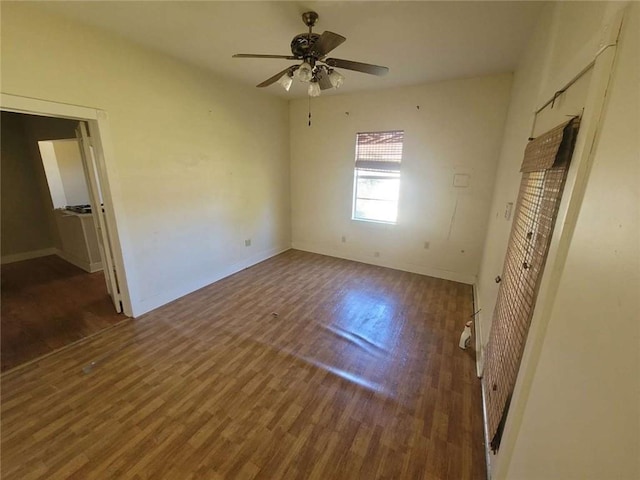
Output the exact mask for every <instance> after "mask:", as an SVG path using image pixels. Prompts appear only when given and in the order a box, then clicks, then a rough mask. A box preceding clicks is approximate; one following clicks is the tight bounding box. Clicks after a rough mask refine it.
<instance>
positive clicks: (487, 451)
mask: <svg viewBox="0 0 640 480" xmlns="http://www.w3.org/2000/svg"><path fill="white" fill-rule="evenodd" d="M480 385H481V388H482V431H483V433H484V460H485V462H486V464H487V480H491V474H492V471H491V469H492V464H491V459H492V458H493V454H492V453H491V439H490V438H489V424H488V423H487V396H486V390H485V388H484V387H485V385H484V381H481V382H480Z"/></svg>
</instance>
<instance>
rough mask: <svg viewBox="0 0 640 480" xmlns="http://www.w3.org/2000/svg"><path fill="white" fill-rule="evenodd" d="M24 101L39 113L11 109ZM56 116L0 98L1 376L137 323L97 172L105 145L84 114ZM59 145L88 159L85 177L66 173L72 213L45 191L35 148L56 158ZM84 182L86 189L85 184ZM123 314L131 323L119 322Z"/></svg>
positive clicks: (51, 107)
mask: <svg viewBox="0 0 640 480" xmlns="http://www.w3.org/2000/svg"><path fill="white" fill-rule="evenodd" d="M7 100H9V101H8V102H7ZM25 102H26V103H33V102H36V104H38V105H33V106H35V107H38V108H39V109H40V110H37V109H33V108H30V107H31V106H32V105H28V106H27V107H28V109H22V108H11V107H9V108H7V106H8V105H7V104H14V105H16V103H17V104H20V103H25ZM58 107H61V108H62V110H68V107H69V106H59V105H57V104H51V103H50V102H40V101H32V100H31V99H21V98H20V97H13V96H8V95H2V130H3V131H2V139H3V142H2V147H3V148H2V169H3V172H2V183H3V185H2V197H3V198H2V244H1V246H2V266H1V269H0V275H1V280H2V286H1V293H2V304H1V305H2V312H1V319H2V328H1V337H2V362H1V369H2V371H6V370H8V369H11V368H14V367H16V366H18V365H20V364H23V363H25V362H28V361H30V360H32V359H34V358H38V357H40V356H42V355H44V354H47V353H50V352H52V351H55V350H57V349H59V348H61V347H64V346H66V345H69V344H70V343H73V342H76V341H78V340H80V339H82V338H86V337H87V336H90V335H93V334H95V333H97V332H99V331H101V330H102V329H104V328H107V327H109V326H111V325H113V324H115V323H118V322H120V321H122V320H124V319H126V318H127V315H129V316H130V315H131V304H130V301H129V296H128V291H127V285H126V276H125V275H124V265H123V263H122V254H121V251H120V248H119V239H118V238H117V236H116V235H115V233H114V231H115V228H114V227H115V225H114V224H113V223H112V222H111V224H110V219H109V218H108V217H109V215H108V214H107V212H108V211H109V209H110V208H111V205H110V195H109V194H108V193H109V192H108V188H106V189H105V186H108V185H105V183H104V182H103V181H101V180H103V178H104V176H103V178H100V173H99V172H98V170H99V169H100V167H101V165H100V164H99V162H100V161H102V162H104V156H103V154H104V152H103V150H102V139H100V138H95V139H92V138H90V137H89V134H88V132H89V131H90V129H91V123H90V122H92V121H93V123H94V125H93V132H92V133H94V132H95V133H98V134H99V132H100V130H99V126H98V125H97V120H96V119H95V117H97V114H98V111H95V110H93V111H92V110H90V109H83V108H82V107H76V109H77V110H79V113H81V114H84V113H88V114H89V115H83V117H85V118H86V117H88V118H86V120H88V121H89V123H84V122H82V120H83V118H82V117H80V118H79V116H78V115H72V116H69V115H61V116H57V115H55V113H58V112H56V110H59V108H58ZM21 110H22V111H21ZM24 110H27V111H26V112H25V111H24ZM84 110H86V112H85V111H84ZM33 113H38V115H33ZM74 113H75V112H74ZM43 114H44V115H43ZM61 117H62V118H61ZM65 117H66V118H65ZM92 117H93V118H94V119H93V120H92ZM79 120H80V122H79ZM80 126H81V127H82V128H78V127H80ZM76 130H78V131H79V132H78V133H77V132H76ZM76 135H79V136H80V138H79V139H76V138H75V137H76ZM83 137H84V138H83ZM60 140H63V141H62V142H60ZM83 140H84V142H85V143H84V144H83V143H82V141H83ZM38 142H45V143H44V144H40V145H38ZM54 143H59V146H60V147H61V148H60V150H61V151H64V150H67V151H73V150H74V149H75V150H76V152H78V153H80V157H83V154H84V158H82V159H81V164H80V165H78V164H77V163H76V165H75V167H78V166H80V168H81V170H84V172H82V171H80V172H78V170H77V168H76V169H75V171H73V172H70V171H68V169H69V164H68V162H67V163H65V164H64V168H63V170H65V171H64V172H63V176H65V177H66V178H65V180H66V183H67V186H69V185H71V186H75V187H76V188H75V191H72V190H73V189H71V190H70V191H69V200H72V199H73V201H71V202H70V203H72V204H73V205H71V204H70V203H69V202H65V203H66V204H65V205H64V206H61V205H55V202H54V201H53V199H52V193H53V192H52V189H51V187H50V186H49V183H47V172H45V170H46V167H45V164H43V163H42V161H43V159H42V156H41V148H39V147H43V146H44V150H46V149H47V148H49V149H51V147H53V145H54ZM65 144H66V145H65ZM83 148H84V151H83ZM87 154H89V155H91V157H90V158H86V155H87ZM100 156H101V158H98V157H100ZM54 160H55V159H54ZM76 160H77V159H76ZM65 162H66V160H65ZM45 163H46V162H45ZM51 165H52V164H51V158H50V159H49V166H50V167H51ZM58 173H60V172H58ZM69 174H71V177H70V176H69ZM79 179H84V180H86V181H85V182H82V183H83V184H84V185H82V186H80V182H79ZM81 187H84V193H83V192H82V190H83V188H81ZM105 190H106V194H105ZM59 193H60V192H58V195H59ZM83 194H84V195H85V196H84V197H83ZM87 194H89V197H90V198H87V197H86V195H87ZM103 194H104V195H103ZM103 197H104V200H103ZM58 198H60V197H58ZM75 200H78V203H76V202H75ZM85 200H86V201H85ZM103 201H104V203H103ZM54 205H55V207H57V208H54ZM78 207H83V209H78ZM96 213H97V215H96ZM111 213H112V212H111ZM112 218H113V217H112ZM110 229H111V230H112V231H110ZM61 230H64V231H61ZM114 238H115V241H114ZM114 247H115V248H114ZM119 274H120V275H119ZM123 310H124V313H125V315H122V314H118V311H123Z"/></svg>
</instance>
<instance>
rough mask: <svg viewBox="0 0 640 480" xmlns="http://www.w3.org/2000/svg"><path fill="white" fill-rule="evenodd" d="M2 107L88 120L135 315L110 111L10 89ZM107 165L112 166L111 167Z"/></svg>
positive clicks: (0, 97)
mask: <svg viewBox="0 0 640 480" xmlns="http://www.w3.org/2000/svg"><path fill="white" fill-rule="evenodd" d="M0 109H1V110H4V111H8V112H15V113H26V114H31V115H40V116H49V117H58V118H67V119H72V120H79V121H82V120H84V121H87V122H88V124H89V132H90V134H91V136H92V137H93V138H94V140H96V142H95V143H96V144H95V145H94V152H96V163H97V165H98V173H99V177H100V183H101V185H100V186H101V191H102V194H103V199H102V200H103V202H104V205H105V211H106V219H107V224H108V227H109V228H108V232H109V239H110V241H111V246H112V249H113V250H112V253H113V258H114V263H115V270H116V274H117V276H118V285H119V287H120V293H121V301H122V306H123V311H124V313H125V314H126V315H128V316H132V314H133V313H132V312H133V306H132V303H131V294H130V291H129V288H130V285H129V282H128V281H127V275H126V268H125V260H124V259H125V257H126V256H127V255H126V253H127V251H129V250H130V249H128V248H125V245H123V242H122V241H121V238H120V235H122V233H123V232H122V229H120V234H119V233H118V232H119V230H118V228H117V223H116V219H117V215H116V212H115V211H114V210H115V206H114V202H113V198H112V195H111V188H110V183H109V179H110V176H109V174H108V173H107V172H108V171H109V172H110V173H111V174H113V172H114V168H115V166H114V164H115V161H114V157H115V155H114V150H113V147H112V144H111V135H110V130H109V124H108V118H107V113H106V112H104V111H102V110H98V109H95V108H91V107H83V106H79V105H70V104H67V103H59V102H52V101H48V100H42V99H38V98H30V97H22V96H19V95H12V94H9V93H0ZM107 166H108V167H109V168H107Z"/></svg>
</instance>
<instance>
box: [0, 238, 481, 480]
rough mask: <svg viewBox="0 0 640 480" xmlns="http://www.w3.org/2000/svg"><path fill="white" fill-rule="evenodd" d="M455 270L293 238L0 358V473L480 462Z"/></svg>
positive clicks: (468, 471)
mask: <svg viewBox="0 0 640 480" xmlns="http://www.w3.org/2000/svg"><path fill="white" fill-rule="evenodd" d="M472 313H473V302H472V290H471V287H470V286H469V285H463V284H460V283H456V282H451V281H446V280H439V279H435V278H431V277H426V276H422V275H416V274H412V273H406V272H401V271H397V270H391V269H387V268H382V267H376V266H371V265H365V264H362V263H356V262H351V261H347V260H341V259H336V258H331V257H326V256H322V255H316V254H311V253H305V252H301V251H296V250H290V251H288V252H285V253H284V254H281V255H278V256H276V257H274V258H272V259H269V260H267V261H265V262H262V263H260V264H258V265H256V266H254V267H251V268H249V269H247V270H244V271H242V272H239V273H237V274H235V275H233V276H231V277H228V278H226V279H224V280H221V281H219V282H217V283H215V284H213V285H210V286H208V287H205V288H203V289H201V290H199V291H197V292H195V293H193V294H190V295H188V296H186V297H183V298H181V299H179V300H177V301H175V302H173V303H171V304H169V305H166V306H164V307H162V308H159V309H157V310H155V311H153V312H151V313H149V314H147V315H144V316H142V317H140V318H138V319H136V320H131V321H126V322H123V323H121V324H119V325H118V326H116V327H114V328H111V329H108V330H106V331H105V332H104V333H101V334H99V335H97V336H95V337H92V338H91V339H89V340H87V341H85V342H82V343H80V344H77V345H74V346H72V347H69V348H66V349H64V350H62V351H60V352H58V353H55V354H53V355H50V356H48V357H47V358H45V359H43V360H42V361H39V362H36V363H33V364H31V365H27V366H25V367H24V368H21V369H19V370H14V371H12V372H8V373H7V374H5V375H3V376H2V393H3V398H2V478H3V479H6V480H9V479H27V478H29V479H45V478H46V479H52V478H82V479H90V478H96V479H103V478H164V479H185V480H186V479H195V478H201V479H209V480H212V479H251V478H256V479H257V478H260V479H272V480H273V479H322V480H327V479H332V480H340V479H345V480H354V479H363V480H372V479H410V480H418V479H456V480H458V479H484V478H485V477H486V473H485V460H484V447H483V433H482V411H481V410H482V408H481V395H480V381H479V380H478V379H477V378H476V376H475V358H474V355H475V354H474V352H473V351H472V350H461V349H460V348H458V339H459V337H460V332H461V331H462V328H463V327H464V324H465V322H466V321H467V320H468V319H469V316H470V315H471V314H472Z"/></svg>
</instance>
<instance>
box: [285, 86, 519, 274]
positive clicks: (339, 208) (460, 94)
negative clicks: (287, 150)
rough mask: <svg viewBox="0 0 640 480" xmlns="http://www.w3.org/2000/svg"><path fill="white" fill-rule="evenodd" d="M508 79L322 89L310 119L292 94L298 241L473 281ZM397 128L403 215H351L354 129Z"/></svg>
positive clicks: (308, 246) (317, 249) (318, 248)
mask: <svg viewBox="0 0 640 480" xmlns="http://www.w3.org/2000/svg"><path fill="white" fill-rule="evenodd" d="M353 75H354V77H353V79H352V81H356V80H357V79H356V78H355V76H356V75H357V74H355V73H354V74H353ZM346 81H349V78H347V79H346ZM510 86H511V75H510V74H505V75H495V76H488V77H481V78H470V79H462V80H452V81H447V82H440V83H434V84H428V85H422V86H416V87H406V88H401V89H392V90H384V91H379V92H376V93H366V94H353V95H339V96H325V97H320V98H317V99H313V100H312V102H311V108H312V119H313V125H312V126H311V127H309V126H308V125H307V115H308V101H307V100H306V99H305V100H296V101H292V102H291V106H290V132H291V183H292V199H291V209H292V232H293V233H292V236H293V246H294V247H295V248H300V249H302V250H309V251H314V252H318V253H323V254H327V255H334V256H337V257H343V258H350V259H354V260H359V261H363V262H367V263H373V264H379V265H385V266H389V267H393V268H398V269H402V270H408V271H413V272H418V273H424V274H428V275H433V276H437V277H441V278H448V279H454V280H458V281H463V282H467V283H473V282H474V281H475V276H476V275H477V273H478V267H479V262H480V254H481V251H482V243H483V241H484V236H485V229H486V223H487V215H488V209H489V205H490V201H491V192H492V188H493V183H494V175H495V168H496V163H497V158H498V154H499V146H500V143H501V141H502V133H503V129H504V121H505V115H506V111H507V104H508V98H509V89H510ZM418 107H419V108H418ZM398 129H402V130H404V131H405V141H404V151H403V160H402V177H401V186H400V204H399V212H398V223H397V225H385V224H376V223H368V222H361V221H354V220H351V212H352V198H353V169H354V152H355V138H356V133H357V132H367V131H382V130H398ZM456 173H463V174H468V175H470V184H469V187H467V188H459V187H454V186H453V177H454V174H456ZM343 236H345V237H346V242H342V237H343ZM425 242H429V249H425V248H424V244H425ZM374 252H379V253H380V256H379V257H375V256H374Z"/></svg>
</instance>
